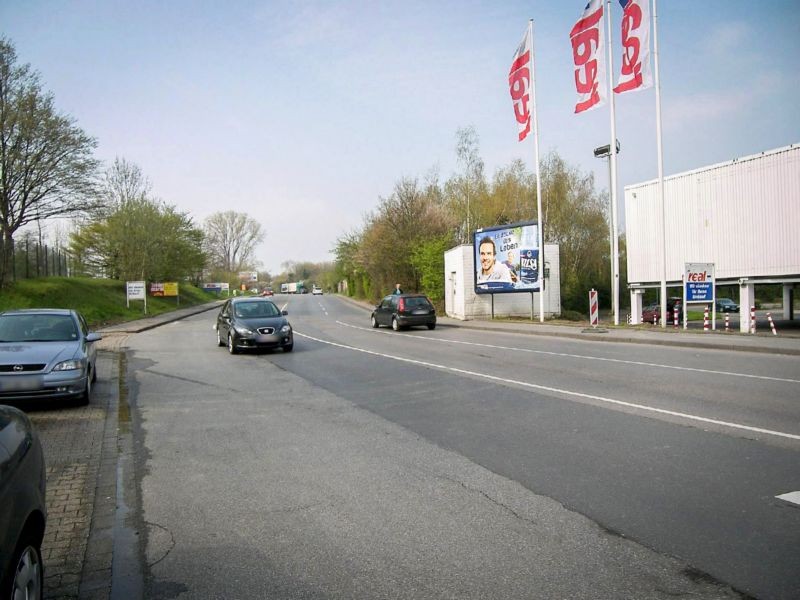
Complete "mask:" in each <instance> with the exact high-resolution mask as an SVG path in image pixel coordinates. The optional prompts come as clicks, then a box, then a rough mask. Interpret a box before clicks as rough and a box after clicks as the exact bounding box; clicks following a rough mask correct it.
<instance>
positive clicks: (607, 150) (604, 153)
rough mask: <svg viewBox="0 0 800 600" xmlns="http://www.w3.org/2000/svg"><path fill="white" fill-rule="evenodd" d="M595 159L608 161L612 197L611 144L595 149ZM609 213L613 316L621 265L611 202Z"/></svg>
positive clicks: (618, 147) (617, 144)
mask: <svg viewBox="0 0 800 600" xmlns="http://www.w3.org/2000/svg"><path fill="white" fill-rule="evenodd" d="M615 141H616V142H617V143H616V146H617V152H616V153H617V154H619V149H620V145H619V140H615ZM594 157H595V158H605V159H608V188H609V189H608V192H609V196H610V195H611V144H606V145H605V146H599V147H597V148H595V149H594ZM608 213H609V214H608V243H609V246H610V249H609V252H608V254H609V257H610V260H611V286H612V287H611V312H612V314H616V313H615V312H614V309H615V308H616V307H615V306H614V298H615V296H616V294H614V287H613V286H615V285H617V277H618V274H617V269H619V265H618V264H617V258H616V256H614V223H613V220H614V217H613V214H614V211H612V210H611V203H610V202H609V204H608Z"/></svg>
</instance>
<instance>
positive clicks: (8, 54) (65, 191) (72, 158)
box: [0, 38, 101, 287]
mask: <svg viewBox="0 0 800 600" xmlns="http://www.w3.org/2000/svg"><path fill="white" fill-rule="evenodd" d="M95 146H96V142H95V140H94V139H93V138H91V137H89V136H88V135H86V134H85V133H84V132H83V130H81V129H80V128H79V127H78V126H77V125H75V121H74V120H73V119H72V118H71V117H68V116H64V115H61V114H59V113H58V112H57V111H56V109H55V106H54V102H53V96H52V94H50V93H46V92H43V91H42V87H41V84H40V82H39V75H38V74H37V73H35V72H33V71H32V70H31V68H30V65H27V64H25V65H18V64H17V53H16V50H15V49H14V46H13V45H12V44H11V42H10V41H8V40H7V39H6V38H0V236H1V237H2V245H0V287H2V286H3V285H4V284H5V283H6V282H7V280H8V279H9V276H10V271H11V265H12V263H11V261H12V257H13V252H14V234H15V233H16V232H17V231H18V230H19V229H20V228H21V227H23V226H25V225H26V224H29V223H35V222H38V221H41V220H45V219H48V218H51V217H70V216H75V215H78V214H81V213H84V212H86V211H89V210H92V209H94V208H97V207H98V206H100V205H101V202H100V199H99V198H98V196H97V194H96V173H97V169H98V166H99V162H98V161H97V160H96V159H95V158H94V157H93V156H92V152H93V150H94V148H95Z"/></svg>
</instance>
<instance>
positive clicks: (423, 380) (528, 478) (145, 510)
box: [117, 295, 800, 598]
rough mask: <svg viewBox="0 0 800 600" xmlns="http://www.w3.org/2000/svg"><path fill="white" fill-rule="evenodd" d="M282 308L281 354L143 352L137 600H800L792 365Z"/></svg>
mask: <svg viewBox="0 0 800 600" xmlns="http://www.w3.org/2000/svg"><path fill="white" fill-rule="evenodd" d="M276 301H277V302H278V303H279V304H284V303H287V302H288V310H289V312H290V319H291V320H292V323H293V325H294V328H295V331H296V340H295V351H294V352H292V353H290V354H283V353H281V352H275V353H266V354H253V355H237V356H230V355H228V353H227V352H226V350H225V349H224V348H218V347H217V346H216V343H215V341H216V340H215V333H214V331H213V330H212V329H211V325H212V323H213V317H214V314H215V313H213V312H211V313H204V314H201V315H197V316H194V317H191V318H188V319H184V320H182V321H178V322H175V323H172V324H169V325H166V326H164V327H160V328H157V329H153V330H151V331H147V332H143V333H140V334H138V335H136V336H133V337H131V338H130V339H129V341H128V343H129V348H130V350H129V352H128V357H127V366H128V379H127V386H126V389H127V398H126V400H127V402H128V403H129V404H130V411H131V415H132V426H131V436H132V440H131V447H132V448H133V452H134V456H135V458H134V463H135V479H136V486H135V487H136V488H137V490H138V491H137V496H138V497H137V498H136V499H135V501H132V502H131V506H129V507H128V510H129V511H130V513H131V514H130V520H131V526H132V527H136V528H137V529H141V531H142V532H144V535H142V536H141V538H142V539H141V540H140V542H139V543H140V544H141V560H142V568H141V577H142V578H143V582H142V586H143V589H145V590H146V597H148V598H174V597H181V598H220V597H224V598H254V597H259V598H567V597H568V598H601V597H602V598H667V597H670V598H674V597H675V596H691V597H703V598H732V597H740V595H752V596H754V597H758V598H796V597H798V596H800V569H798V550H797V548H798V547H799V546H798V544H800V507H798V506H797V505H795V504H793V503H790V502H786V501H784V500H782V499H779V498H777V496H779V495H782V494H786V493H788V492H794V491H797V490H800V468H799V467H798V464H800V463H799V462H798V450H799V449H800V405H798V403H797V397H798V395H799V394H798V389H800V359H798V357H796V356H777V355H760V354H751V353H746V352H725V351H719V350H687V349H685V348H670V347H665V346H655V345H653V346H651V345H643V344H617V343H613V344H591V343H586V342H581V341H577V340H570V339H560V338H557V337H545V336H522V335H515V334H510V333H503V332H480V331H470V330H467V329H463V328H455V327H450V328H447V327H440V328H437V329H436V330H435V331H432V332H429V331H428V330H427V329H418V330H412V331H408V332H400V333H395V332H391V331H390V330H388V329H380V330H372V329H370V328H369V321H368V313H367V312H365V311H364V310H362V309H360V308H356V307H353V306H351V305H349V304H347V303H345V302H343V301H342V300H340V299H337V298H334V297H329V296H322V297H318V296H316V297H315V296H310V295H309V296H291V297H289V296H278V297H276ZM130 577H131V579H135V577H137V571H136V570H133V574H132V575H130ZM130 584H131V586H135V585H136V582H135V581H131V582H130ZM120 585H121V586H122V587H120V586H118V587H117V589H125V584H124V582H123V583H122V584H120Z"/></svg>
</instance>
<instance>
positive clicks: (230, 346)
mask: <svg viewBox="0 0 800 600" xmlns="http://www.w3.org/2000/svg"><path fill="white" fill-rule="evenodd" d="M228 352H230V353H231V354H236V353H237V352H238V350H237V349H236V344H234V343H233V334H230V333H229V334H228Z"/></svg>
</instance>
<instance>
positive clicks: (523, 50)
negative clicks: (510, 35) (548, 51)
mask: <svg viewBox="0 0 800 600" xmlns="http://www.w3.org/2000/svg"><path fill="white" fill-rule="evenodd" d="M530 65H531V39H530V30H527V31H525V35H524V36H523V37H522V42H521V43H520V45H519V47H518V48H517V52H516V54H514V60H513V61H512V63H511V70H510V71H509V72H508V89H509V91H510V92H511V101H512V102H513V103H514V116H515V117H516V119H517V125H518V127H519V141H520V142H521V141H522V140H524V139H525V138H526V137H527V136H528V134H529V133H530V132H531V68H530Z"/></svg>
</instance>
